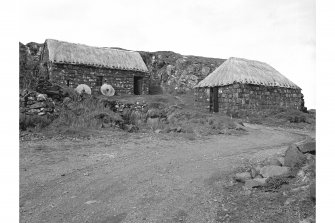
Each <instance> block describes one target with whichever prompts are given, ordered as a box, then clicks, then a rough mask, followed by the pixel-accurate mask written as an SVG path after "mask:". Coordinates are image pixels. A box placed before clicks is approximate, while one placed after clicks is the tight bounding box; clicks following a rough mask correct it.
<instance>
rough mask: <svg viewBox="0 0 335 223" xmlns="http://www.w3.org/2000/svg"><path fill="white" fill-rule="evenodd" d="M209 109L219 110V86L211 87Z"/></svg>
mask: <svg viewBox="0 0 335 223" xmlns="http://www.w3.org/2000/svg"><path fill="white" fill-rule="evenodd" d="M209 111H210V112H219V88H218V87H211V88H210V96H209Z"/></svg>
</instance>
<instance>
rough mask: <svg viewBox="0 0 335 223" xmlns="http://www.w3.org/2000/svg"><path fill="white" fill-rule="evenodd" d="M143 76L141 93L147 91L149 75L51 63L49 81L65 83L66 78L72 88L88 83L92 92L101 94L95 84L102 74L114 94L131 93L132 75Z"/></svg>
mask: <svg viewBox="0 0 335 223" xmlns="http://www.w3.org/2000/svg"><path fill="white" fill-rule="evenodd" d="M135 75H136V76H142V77H143V86H142V94H148V93H149V76H148V75H147V74H146V73H143V72H139V71H128V70H115V69H107V68H98V67H90V66H84V65H72V64H55V63H53V64H52V65H51V69H50V72H49V79H50V81H51V82H55V83H59V84H61V85H66V84H67V80H69V82H70V86H69V87H72V88H76V87H77V86H78V85H79V84H86V85H88V86H89V87H90V88H91V90H92V94H101V93H100V87H101V86H97V77H98V76H103V82H102V83H104V80H106V81H107V84H110V85H112V86H113V88H114V89H115V95H122V94H133V93H134V76H135Z"/></svg>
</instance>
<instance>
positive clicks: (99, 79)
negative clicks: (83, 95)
mask: <svg viewBox="0 0 335 223" xmlns="http://www.w3.org/2000/svg"><path fill="white" fill-rule="evenodd" d="M102 78H103V76H98V77H97V83H96V85H97V86H102Z"/></svg>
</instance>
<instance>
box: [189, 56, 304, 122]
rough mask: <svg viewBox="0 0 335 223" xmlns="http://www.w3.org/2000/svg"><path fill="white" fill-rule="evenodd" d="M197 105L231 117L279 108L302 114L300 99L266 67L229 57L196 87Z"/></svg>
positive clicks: (298, 90)
mask: <svg viewBox="0 0 335 223" xmlns="http://www.w3.org/2000/svg"><path fill="white" fill-rule="evenodd" d="M195 96H196V99H195V100H196V104H197V105H198V106H199V107H202V108H205V109H208V110H209V111H211V112H222V113H225V114H227V115H231V116H234V117H237V116H245V115H248V114H255V113H258V114H266V113H267V112H270V111H273V110H277V109H279V108H289V109H297V110H301V109H302V107H303V104H304V102H303V95H302V93H301V88H299V87H298V86H297V85H296V84H294V83H293V82H292V81H290V80H289V79H287V78H286V77H284V76H283V75H282V74H280V73H279V72H278V71H277V70H275V69H274V68H273V67H271V66H269V65H268V64H266V63H263V62H259V61H253V60H247V59H242V58H235V57H231V58H229V59H228V60H226V61H225V62H224V63H223V64H222V65H220V66H219V67H218V68H217V69H215V70H214V71H213V72H212V73H211V74H209V75H208V76H207V77H206V78H205V79H203V80H202V81H200V82H199V83H198V84H197V85H196V86H195Z"/></svg>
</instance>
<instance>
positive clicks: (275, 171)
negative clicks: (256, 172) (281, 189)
mask: <svg viewBox="0 0 335 223" xmlns="http://www.w3.org/2000/svg"><path fill="white" fill-rule="evenodd" d="M289 171H290V168H289V167H282V166H264V167H263V168H262V169H261V171H260V173H261V175H262V176H263V177H274V176H282V175H285V174H288V173H289Z"/></svg>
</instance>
